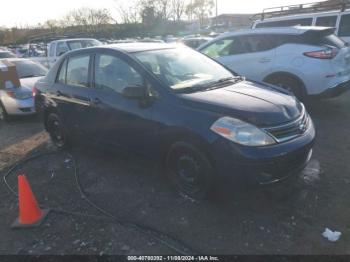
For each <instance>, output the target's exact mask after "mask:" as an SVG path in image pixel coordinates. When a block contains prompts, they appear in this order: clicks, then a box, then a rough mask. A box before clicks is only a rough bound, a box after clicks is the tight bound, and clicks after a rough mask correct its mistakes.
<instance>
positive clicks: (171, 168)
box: [165, 142, 213, 199]
mask: <svg viewBox="0 0 350 262" xmlns="http://www.w3.org/2000/svg"><path fill="white" fill-rule="evenodd" d="M165 164H166V173H167V176H168V177H169V179H170V181H171V182H172V184H173V185H174V186H175V188H176V189H177V190H178V191H179V192H180V193H182V194H184V195H186V196H188V197H190V198H193V199H204V198H206V197H208V195H209V193H210V192H211V190H212V188H213V166H212V164H211V162H210V161H209V159H208V157H207V156H206V155H205V154H204V153H203V152H201V151H200V150H199V149H197V148H196V147H195V146H193V145H191V144H189V143H187V142H176V143H174V144H173V145H172V146H171V147H170V150H169V152H168V155H167V158H166V163H165Z"/></svg>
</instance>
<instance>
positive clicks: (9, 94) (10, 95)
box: [6, 91, 16, 98]
mask: <svg viewBox="0 0 350 262" xmlns="http://www.w3.org/2000/svg"><path fill="white" fill-rule="evenodd" d="M6 94H7V95H8V96H9V97H12V98H16V93H15V92H13V91H6Z"/></svg>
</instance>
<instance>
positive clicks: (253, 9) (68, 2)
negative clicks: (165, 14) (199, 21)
mask: <svg viewBox="0 0 350 262" xmlns="http://www.w3.org/2000/svg"><path fill="white" fill-rule="evenodd" d="M119 1H121V0H119ZM217 1H218V12H219V14H222V13H257V12H261V11H262V9H263V8H266V7H276V6H281V5H289V4H301V3H309V2H313V0H217ZM315 1H316V0H315ZM125 2H126V3H128V2H130V1H128V0H125ZM115 6H116V4H115V2H114V0H59V1H50V0H5V1H1V14H0V26H7V27H11V26H26V25H36V24H38V23H40V22H44V21H46V20H48V19H57V18H60V17H62V16H63V15H64V14H66V13H67V12H68V11H70V10H72V9H76V8H79V7H93V8H107V9H109V10H110V11H111V13H112V15H113V17H114V18H116V19H117V18H118V13H117V11H116V8H115Z"/></svg>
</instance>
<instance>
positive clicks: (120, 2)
mask: <svg viewBox="0 0 350 262" xmlns="http://www.w3.org/2000/svg"><path fill="white" fill-rule="evenodd" d="M114 2H115V4H116V9H117V12H118V13H119V15H120V18H121V21H122V23H124V24H135V23H138V22H139V21H140V8H139V2H140V1H139V0H129V1H128V2H126V1H125V0H114Z"/></svg>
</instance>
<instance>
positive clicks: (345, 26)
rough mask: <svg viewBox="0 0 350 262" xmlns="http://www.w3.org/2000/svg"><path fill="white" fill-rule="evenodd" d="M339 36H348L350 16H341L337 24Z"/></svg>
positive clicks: (349, 33)
mask: <svg viewBox="0 0 350 262" xmlns="http://www.w3.org/2000/svg"><path fill="white" fill-rule="evenodd" d="M338 35H339V36H350V14H349V15H342V17H341V19H340V24H339V33H338Z"/></svg>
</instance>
